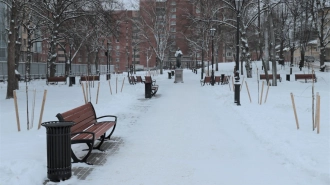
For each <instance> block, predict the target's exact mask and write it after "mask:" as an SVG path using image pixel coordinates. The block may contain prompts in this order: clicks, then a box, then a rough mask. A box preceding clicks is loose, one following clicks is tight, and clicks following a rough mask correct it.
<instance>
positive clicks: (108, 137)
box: [105, 124, 116, 140]
mask: <svg viewBox="0 0 330 185" xmlns="http://www.w3.org/2000/svg"><path fill="white" fill-rule="evenodd" d="M115 128H116V124H115V125H114V126H113V129H112V131H111V132H110V134H109V135H108V136H107V137H105V139H108V140H110V137H111V135H112V134H113V132H114V131H115Z"/></svg>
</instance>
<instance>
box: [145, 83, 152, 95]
mask: <svg viewBox="0 0 330 185" xmlns="http://www.w3.org/2000/svg"><path fill="white" fill-rule="evenodd" d="M144 90H145V93H144V96H145V98H151V83H148V82H145V83H144Z"/></svg>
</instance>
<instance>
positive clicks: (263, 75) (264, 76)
mask: <svg viewBox="0 0 330 185" xmlns="http://www.w3.org/2000/svg"><path fill="white" fill-rule="evenodd" d="M268 77H269V80H273V74H268ZM276 79H277V80H279V81H280V82H281V81H282V78H281V75H280V74H276ZM260 80H266V74H260Z"/></svg>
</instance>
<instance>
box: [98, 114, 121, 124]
mask: <svg viewBox="0 0 330 185" xmlns="http://www.w3.org/2000/svg"><path fill="white" fill-rule="evenodd" d="M109 117H110V118H115V122H116V123H117V116H114V115H105V116H101V117H98V118H96V119H101V118H109Z"/></svg>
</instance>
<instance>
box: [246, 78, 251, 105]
mask: <svg viewBox="0 0 330 185" xmlns="http://www.w3.org/2000/svg"><path fill="white" fill-rule="evenodd" d="M245 86H246V89H247V92H248V94H249V98H250V103H252V100H251V96H250V91H249V87H248V84H247V82H246V81H245Z"/></svg>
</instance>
